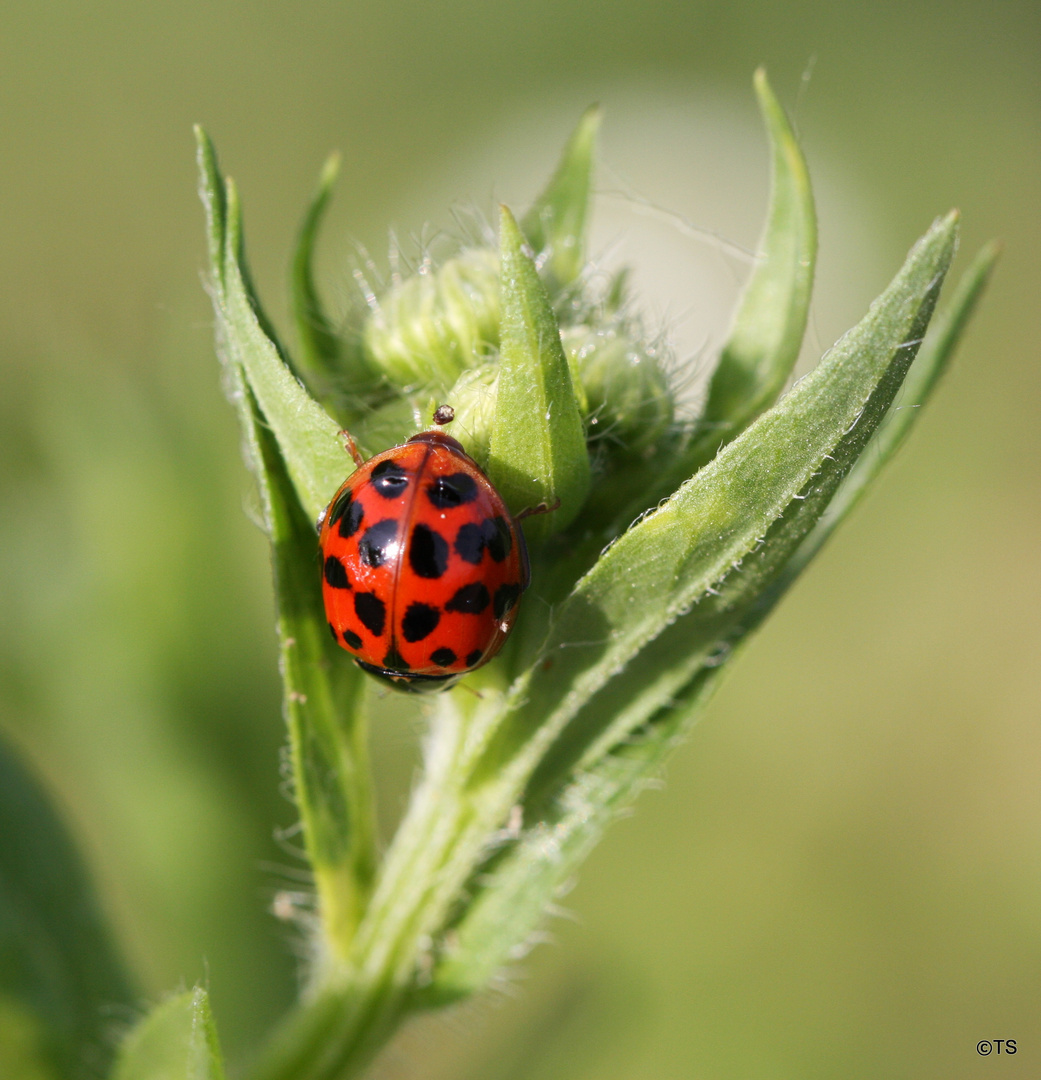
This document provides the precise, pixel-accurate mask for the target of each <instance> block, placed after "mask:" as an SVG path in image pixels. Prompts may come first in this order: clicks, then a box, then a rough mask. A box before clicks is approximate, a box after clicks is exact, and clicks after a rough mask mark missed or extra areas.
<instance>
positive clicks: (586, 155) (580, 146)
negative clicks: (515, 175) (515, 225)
mask: <svg viewBox="0 0 1041 1080" xmlns="http://www.w3.org/2000/svg"><path fill="white" fill-rule="evenodd" d="M600 117H601V112H600V107H599V106H598V105H593V106H592V107H591V108H589V109H587V110H586V111H585V113H584V114H583V115H582V119H581V120H580V121H579V123H578V127H577V128H576V129H575V131H574V133H573V134H572V136H571V138H570V139H569V140H568V144H567V146H566V147H565V148H564V153H563V156H562V157H561V159H560V163H559V164H558V165H557V171H556V172H555V173H554V174H553V177H552V179H551V180H550V182H549V184H548V185H547V186H546V190H545V191H543V193H542V194H541V195H540V196H539V197H538V198H537V199H536V200H535V202H534V204H533V205H532V207H531V209H530V210H529V211H528V212H527V214H525V215H524V220H523V221H522V223H521V225H522V228H523V230H524V235H525V236H527V238H528V241H529V243H530V244H531V247H532V250H534V251H536V252H543V251H546V252H548V253H549V264H548V267H549V271H550V273H551V275H552V277H553V279H554V281H555V283H556V284H557V285H569V284H570V283H571V282H572V281H574V279H575V278H576V277H578V275H579V273H580V272H581V270H582V267H583V266H584V265H585V261H586V252H585V246H586V230H587V225H588V217H589V192H590V188H591V186H592V178H593V155H594V152H595V150H596V138H597V133H598V132H599V130H600Z"/></svg>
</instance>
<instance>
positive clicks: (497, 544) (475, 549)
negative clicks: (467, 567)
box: [455, 517, 513, 566]
mask: <svg viewBox="0 0 1041 1080" xmlns="http://www.w3.org/2000/svg"><path fill="white" fill-rule="evenodd" d="M512 547H513V537H512V536H511V535H510V527H509V525H507V524H506V521H505V519H504V518H502V517H493V518H485V519H484V521H482V522H481V524H480V525H474V524H473V523H471V522H467V524H465V525H461V526H460V527H459V532H458V533H457V534H456V537H455V550H456V552H457V553H458V555H459V557H460V558H461V559H465V560H466V561H467V562H468V563H472V564H473V565H474V566H477V565H478V563H480V561H481V559H482V557H483V556H484V552H485V550H486V549H487V551H488V554H489V555H491V557H492V558H493V559H494V560H495V561H496V562H502V561H503V559H505V558H506V556H507V555H509V553H510V549H511V548H512Z"/></svg>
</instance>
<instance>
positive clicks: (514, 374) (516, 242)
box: [488, 207, 589, 537]
mask: <svg viewBox="0 0 1041 1080" xmlns="http://www.w3.org/2000/svg"><path fill="white" fill-rule="evenodd" d="M500 230H501V231H500V243H501V253H500V262H501V275H502V278H501V280H502V327H501V332H500V353H501V359H500V365H499V380H498V394H497V396H496V403H495V419H494V422H493V425H492V437H491V448H490V453H489V463H488V464H489V475H490V476H491V479H492V482H493V483H494V484H495V486H496V487H497V488H498V489H499V491H500V492H501V493H502V496H503V498H504V499H505V500H506V503H507V505H508V506H509V507H510V509H511V510H512V511H513V512H514V513H518V512H520V511H521V510H525V509H529V508H534V507H536V506H538V505H539V504H540V503H545V504H546V505H549V506H552V505H553V504H554V503H556V502H557V500H559V503H560V505H559V508H558V509H557V510H555V511H554V512H553V513H552V514H547V515H545V516H544V517H540V518H534V519H532V520H531V521H530V522H529V523H528V525H527V526H526V527H525V531H526V532H527V533H528V534H529V535H530V536H534V537H538V536H540V535H543V536H544V535H546V534H548V533H549V532H554V531H557V530H559V529H562V528H563V527H564V526H565V525H567V524H568V523H569V522H570V521H572V520H574V518H575V516H576V515H577V514H578V512H579V510H580V509H581V507H582V502H583V500H584V499H585V497H586V493H587V492H588V490H589V454H588V452H587V451H586V443H585V435H584V433H583V430H582V417H581V415H580V414H579V410H578V402H577V401H576V399H575V391H574V386H573V385H572V382H571V369H570V367H569V365H568V362H567V357H566V356H565V355H564V347H563V345H561V342H560V331H559V329H558V327H557V320H556V318H555V317H554V315H553V309H552V308H551V306H550V303H549V297H548V296H547V294H546V289H545V286H544V285H543V284H542V281H541V279H540V278H539V275H538V271H537V270H536V269H535V265H534V263H533V262H532V261H531V259H530V258H528V256H527V255H526V254H525V253H524V251H523V245H524V237H523V236H522V235H521V232H520V229H518V228H517V223H516V222H515V221H514V219H513V215H512V214H511V213H510V212H509V210H507V209H506V207H503V208H502V214H501V219H500Z"/></svg>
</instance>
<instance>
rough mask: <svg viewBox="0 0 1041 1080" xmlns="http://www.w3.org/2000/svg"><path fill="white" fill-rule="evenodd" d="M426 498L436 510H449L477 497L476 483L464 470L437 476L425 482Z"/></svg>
mask: <svg viewBox="0 0 1041 1080" xmlns="http://www.w3.org/2000/svg"><path fill="white" fill-rule="evenodd" d="M427 498H428V499H429V500H430V501H431V503H433V505H434V506H435V507H437V509H438V510H451V509H452V507H454V506H462V505H463V503H468V502H473V501H474V499H476V498H477V483H476V481H475V480H474V478H473V477H472V476H470V475H469V473H464V472H457V473H452V474H451V475H449V476H437V477H435V478H434V479H433V480H432V481H431V482H430V483H429V484H427Z"/></svg>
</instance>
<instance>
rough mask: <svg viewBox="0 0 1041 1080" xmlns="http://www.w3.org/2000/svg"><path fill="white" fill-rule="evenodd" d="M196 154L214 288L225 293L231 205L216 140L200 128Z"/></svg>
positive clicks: (197, 131)
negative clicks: (227, 196)
mask: <svg viewBox="0 0 1041 1080" xmlns="http://www.w3.org/2000/svg"><path fill="white" fill-rule="evenodd" d="M194 131H195V154H196V161H197V163H198V168H199V198H200V199H201V200H202V205H203V209H204V210H205V212H206V250H207V254H208V255H209V264H210V274H211V275H212V276H213V282H212V284H213V288H214V289H215V290H216V291H217V292H219V293H223V291H224V236H225V233H226V231H227V226H228V204H227V200H226V198H225V196H224V181H223V179H222V178H221V175H220V166H219V165H218V163H217V150H216V147H214V145H213V140H212V139H211V138H210V137H209V135H207V134H206V132H205V130H204V129H203V128H202V126H201V125H199V124H196V125H195V128H194Z"/></svg>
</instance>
